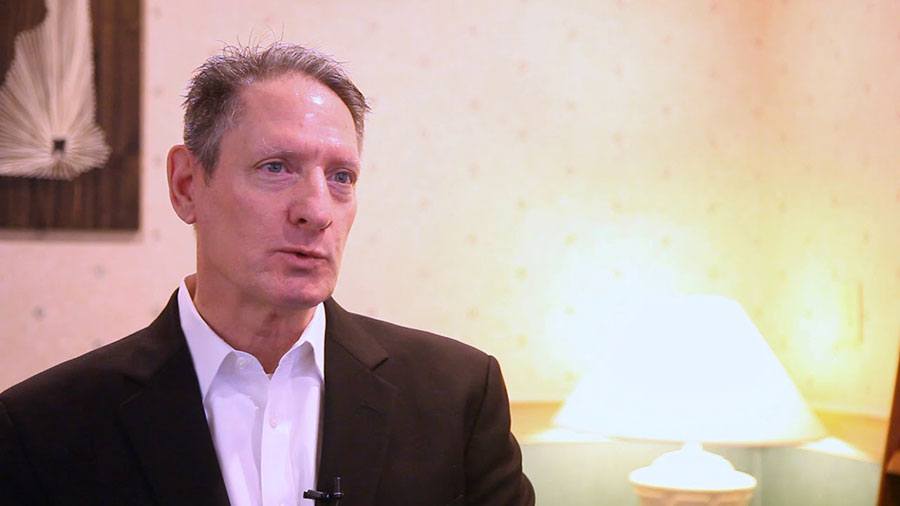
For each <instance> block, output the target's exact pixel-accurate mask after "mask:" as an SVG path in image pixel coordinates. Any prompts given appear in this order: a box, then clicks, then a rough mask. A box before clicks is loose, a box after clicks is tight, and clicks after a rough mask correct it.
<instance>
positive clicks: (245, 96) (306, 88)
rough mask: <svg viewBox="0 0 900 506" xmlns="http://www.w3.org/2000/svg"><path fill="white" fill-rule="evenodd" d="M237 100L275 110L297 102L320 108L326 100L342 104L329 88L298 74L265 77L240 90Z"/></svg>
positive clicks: (348, 110)
mask: <svg viewBox="0 0 900 506" xmlns="http://www.w3.org/2000/svg"><path fill="white" fill-rule="evenodd" d="M239 98H240V100H241V102H242V103H243V105H250V104H251V103H253V104H254V105H270V106H274V107H275V108H278V107H283V106H289V105H291V104H296V103H298V102H300V103H309V104H312V105H318V106H321V105H323V104H325V102H326V101H327V100H328V99H332V100H337V101H338V102H340V103H341V104H343V101H341V99H340V97H338V95H337V94H336V93H335V92H334V91H332V90H331V89H330V88H328V87H327V86H325V85H324V84H322V83H320V82H319V81H317V80H316V79H314V78H312V77H309V76H307V75H306V74H302V73H299V72H291V73H288V74H281V75H278V76H274V77H267V78H265V79H261V80H256V81H254V82H252V83H249V84H247V85H245V86H244V87H243V88H242V89H241V90H240V93H239ZM344 108H346V105H344ZM347 114H350V109H347Z"/></svg>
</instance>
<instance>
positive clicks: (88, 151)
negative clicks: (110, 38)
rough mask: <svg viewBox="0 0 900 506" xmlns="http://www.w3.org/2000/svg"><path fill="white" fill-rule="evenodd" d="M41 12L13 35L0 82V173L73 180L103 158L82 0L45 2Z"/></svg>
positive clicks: (88, 24)
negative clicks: (38, 18) (37, 19)
mask: <svg viewBox="0 0 900 506" xmlns="http://www.w3.org/2000/svg"><path fill="white" fill-rule="evenodd" d="M46 1H47V16H46V18H45V19H44V21H43V22H42V23H41V24H40V25H38V26H37V27H35V28H33V29H30V30H26V31H24V32H22V33H20V34H18V35H17V36H16V40H15V52H14V55H13V61H12V64H11V65H10V67H9V72H8V73H7V75H6V80H5V82H4V83H3V86H2V87H0V175H3V176H22V177H37V178H46V179H74V178H75V177H76V176H78V175H79V174H81V173H83V172H86V171H88V170H90V169H91V168H94V167H100V166H102V165H103V164H104V163H106V160H107V159H108V158H109V153H110V148H109V146H108V145H107V144H106V141H105V139H104V136H103V131H102V130H101V129H100V127H99V126H98V125H97V124H96V123H95V122H94V114H95V112H96V102H95V98H94V62H93V44H92V40H91V17H90V11H89V7H88V0H46Z"/></svg>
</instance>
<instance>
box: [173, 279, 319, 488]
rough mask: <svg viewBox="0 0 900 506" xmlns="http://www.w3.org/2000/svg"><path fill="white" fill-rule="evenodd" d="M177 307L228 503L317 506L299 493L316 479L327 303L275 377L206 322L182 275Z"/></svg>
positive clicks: (314, 483)
mask: <svg viewBox="0 0 900 506" xmlns="http://www.w3.org/2000/svg"><path fill="white" fill-rule="evenodd" d="M178 311H179V314H180V316H181V328H182V330H183V331H184V336H185V337H186V338H187V344H188V348H189V349H190V352H191V358H192V359H193V361H194V369H195V370H196V372H197V380H198V381H199V383H200V393H201V395H202V398H203V408H204V410H205V411H206V420H207V422H208V423H209V428H210V433H211V434H212V439H213V444H214V446H215V448H216V454H217V456H218V459H219V467H220V468H221V470H222V478H223V479H224V480H225V487H226V489H227V490H228V498H229V500H230V501H231V504H232V505H233V506H282V505H284V506H295V505H304V506H307V505H308V506H312V505H313V501H312V500H308V499H302V496H303V491H304V490H307V489H312V488H315V486H316V464H317V460H318V453H319V451H318V444H319V411H320V406H321V400H322V388H323V385H324V379H325V362H324V357H325V308H324V306H323V305H322V304H319V305H318V306H317V307H316V310H315V314H314V316H313V318H312V320H311V321H310V322H309V325H307V326H306V329H305V330H304V331H303V334H301V335H300V338H299V339H297V341H296V342H295V343H294V345H293V346H291V348H290V350H288V352H287V353H285V354H284V356H283V357H281V360H280V361H279V362H278V366H277V367H276V369H275V372H274V373H273V374H271V376H270V375H267V374H266V373H265V371H264V370H263V368H262V365H261V364H260V363H259V361H258V360H257V359H256V357H254V356H253V355H250V354H249V353H245V352H243V351H238V350H235V349H234V348H232V347H231V346H230V345H229V344H228V343H226V342H225V341H223V340H222V338H221V337H219V336H218V335H217V334H216V333H215V332H214V331H213V330H212V329H211V328H210V327H209V325H207V323H206V322H205V321H204V320H203V318H202V317H201V316H200V314H199V313H198V312H197V308H196V307H195V306H194V302H193V300H191V295H190V293H189V292H188V289H187V287H186V286H185V283H184V282H183V281H182V283H181V286H180V287H179V288H178ZM174 416H178V414H177V413H175V414H174Z"/></svg>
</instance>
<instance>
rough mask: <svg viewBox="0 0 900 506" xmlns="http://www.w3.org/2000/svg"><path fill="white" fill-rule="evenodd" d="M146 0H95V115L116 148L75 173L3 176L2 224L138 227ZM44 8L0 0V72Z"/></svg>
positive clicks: (27, 0) (37, 0)
mask: <svg viewBox="0 0 900 506" xmlns="http://www.w3.org/2000/svg"><path fill="white" fill-rule="evenodd" d="M141 4H142V2H140V1H138V0H91V2H90V8H91V21H92V26H91V28H92V32H93V51H94V82H95V89H96V104H97V112H96V122H97V124H98V125H99V126H100V127H101V128H102V129H103V133H104V135H105V138H106V143H107V144H108V145H109V147H110V148H111V154H110V156H109V159H108V161H107V162H106V164H105V165H104V166H103V167H98V168H95V169H92V170H90V171H88V172H85V173H84V174H81V175H80V176H78V177H76V178H75V179H73V180H71V181H66V180H47V179H38V178H25V177H7V176H0V228H4V229H19V230H28V229H31V230H35V229H36V230H47V229H67V230H79V229H80V230H120V231H128V230H137V229H138V227H139V221H140V220H139V217H140V141H141V137H140V130H141V121H140V119H141V114H140V102H141V29H142V26H141V24H142V23H141V12H142V5H141ZM46 12H47V11H46V7H45V5H44V2H43V1H42V0H16V1H13V2H0V79H3V80H5V77H6V75H7V71H8V70H9V66H10V64H11V62H12V59H13V54H14V53H13V52H14V40H15V37H16V35H17V34H18V33H19V32H22V31H23V30H27V29H30V28H34V27H35V26H37V25H39V24H40V23H41V22H42V21H43V19H44V17H45V16H46ZM0 82H2V81H0ZM2 127H3V126H2V125H0V128H2Z"/></svg>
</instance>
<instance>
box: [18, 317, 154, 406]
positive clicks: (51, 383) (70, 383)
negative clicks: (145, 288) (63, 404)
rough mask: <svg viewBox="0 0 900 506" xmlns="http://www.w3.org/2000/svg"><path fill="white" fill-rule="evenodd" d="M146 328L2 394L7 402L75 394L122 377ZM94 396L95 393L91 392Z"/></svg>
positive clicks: (49, 370) (43, 373) (35, 376)
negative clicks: (110, 379) (113, 377)
mask: <svg viewBox="0 0 900 506" xmlns="http://www.w3.org/2000/svg"><path fill="white" fill-rule="evenodd" d="M145 333H146V329H143V330H140V331H138V332H135V333H134V334H131V335H129V336H127V337H124V338H121V339H118V340H116V341H114V342H112V343H110V344H107V345H105V346H101V347H100V348H97V349H95V350H93V351H90V352H88V353H85V354H83V355H80V356H78V357H75V358H72V359H70V360H67V361H65V362H62V363H60V364H58V365H55V366H53V367H51V368H49V369H47V370H45V371H43V372H40V373H38V374H36V375H34V376H32V377H30V378H28V379H26V380H24V381H22V382H20V383H18V384H16V385H13V386H12V387H10V388H9V389H7V390H6V391H4V392H2V393H0V400H2V401H4V402H8V401H16V400H20V399H23V400H24V399H31V398H41V397H46V396H47V395H48V394H49V395H52V396H53V397H54V398H56V399H59V398H63V397H72V396H75V395H78V394H79V393H80V392H83V391H85V390H94V389H95V388H96V387H97V386H98V385H101V384H103V383H105V381H104V380H107V379H108V378H109V377H111V376H121V375H122V372H123V370H124V369H125V365H126V364H128V363H133V362H134V360H133V358H134V355H135V353H138V350H139V348H140V347H141V341H142V339H144V338H145ZM91 395H93V394H91Z"/></svg>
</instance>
